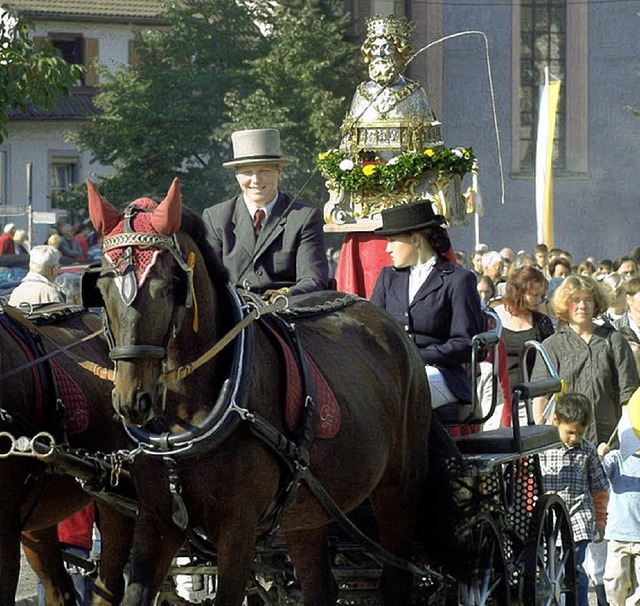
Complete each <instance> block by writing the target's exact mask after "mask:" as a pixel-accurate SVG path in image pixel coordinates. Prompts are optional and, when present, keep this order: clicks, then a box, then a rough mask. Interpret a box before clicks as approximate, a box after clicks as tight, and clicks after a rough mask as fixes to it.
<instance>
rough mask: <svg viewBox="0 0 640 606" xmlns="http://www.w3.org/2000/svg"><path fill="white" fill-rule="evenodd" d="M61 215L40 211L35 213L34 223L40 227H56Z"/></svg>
mask: <svg viewBox="0 0 640 606" xmlns="http://www.w3.org/2000/svg"><path fill="white" fill-rule="evenodd" d="M59 216H60V215H59V213H56V212H55V211H54V212H42V211H39V210H34V211H33V222H34V223H37V224H39V225H54V224H55V223H56V222H57V220H58V217H59Z"/></svg>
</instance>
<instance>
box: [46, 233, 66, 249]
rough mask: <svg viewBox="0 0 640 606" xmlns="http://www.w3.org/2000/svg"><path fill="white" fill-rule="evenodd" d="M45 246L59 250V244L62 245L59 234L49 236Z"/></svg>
mask: <svg viewBox="0 0 640 606" xmlns="http://www.w3.org/2000/svg"><path fill="white" fill-rule="evenodd" d="M47 244H48V245H49V246H53V247H54V248H59V247H60V244H62V236H60V235H59V234H51V235H50V236H49V239H48V240H47Z"/></svg>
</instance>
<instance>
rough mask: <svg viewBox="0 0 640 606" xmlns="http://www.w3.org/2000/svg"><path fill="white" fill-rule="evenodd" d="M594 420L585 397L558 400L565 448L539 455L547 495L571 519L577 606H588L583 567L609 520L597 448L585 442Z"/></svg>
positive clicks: (557, 412) (572, 395)
mask: <svg viewBox="0 0 640 606" xmlns="http://www.w3.org/2000/svg"><path fill="white" fill-rule="evenodd" d="M591 417H592V406H591V402H590V401H589V399H588V398H587V397H586V396H584V395H582V394H580V393H577V392H569V393H566V394H562V395H560V396H558V398H557V399H556V405H555V410H554V412H553V417H552V422H553V424H554V425H555V426H556V427H557V428H558V433H559V434H560V441H561V442H562V445H561V446H560V447H558V448H552V449H549V450H546V451H544V452H543V453H541V454H540V465H541V467H542V476H543V482H544V489H545V492H547V493H556V494H558V495H559V496H561V497H562V498H563V499H564V501H565V503H566V505H567V511H568V512H569V515H570V518H571V527H572V529H573V539H574V541H575V547H576V566H577V568H578V596H577V601H576V605H577V606H587V605H588V597H587V595H588V594H587V592H588V585H589V583H588V579H587V575H586V574H585V572H584V569H583V566H582V565H583V563H584V558H585V551H586V549H587V545H588V544H589V543H590V542H591V541H592V540H593V539H594V536H595V534H596V533H597V536H598V537H600V540H601V537H602V533H603V531H604V525H605V521H606V516H607V498H608V493H607V487H608V483H607V478H606V477H605V475H604V470H603V468H602V464H601V463H600V460H599V459H598V453H597V452H596V447H595V446H594V445H593V444H591V443H590V442H588V441H587V440H585V439H583V436H584V434H585V431H586V429H587V427H588V426H589V424H590V423H591ZM594 522H595V524H594ZM594 527H595V528H594ZM594 530H595V533H594Z"/></svg>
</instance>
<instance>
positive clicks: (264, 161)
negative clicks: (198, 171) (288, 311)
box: [203, 128, 328, 301]
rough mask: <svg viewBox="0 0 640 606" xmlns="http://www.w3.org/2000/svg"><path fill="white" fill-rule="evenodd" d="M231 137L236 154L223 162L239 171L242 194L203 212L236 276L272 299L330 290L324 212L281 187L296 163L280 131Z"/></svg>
mask: <svg viewBox="0 0 640 606" xmlns="http://www.w3.org/2000/svg"><path fill="white" fill-rule="evenodd" d="M231 140H232V143H233V155H234V158H233V160H232V161H230V162H225V163H224V164H223V166H225V167H228V168H233V169H234V170H235V173H236V180H237V181H238V185H239V186H240V189H241V190H242V193H241V194H239V195H237V196H235V197H234V198H231V199H230V200H226V201H225V202H222V203H220V204H215V205H214V206H211V207H209V208H207V209H206V210H205V211H204V213H203V219H204V222H205V225H206V226H207V230H208V234H209V242H210V243H211V244H212V246H213V248H214V250H215V251H216V252H217V253H218V254H219V255H220V256H221V258H222V262H223V263H224V265H225V266H226V268H227V269H228V270H229V273H230V276H231V281H232V282H233V283H235V284H237V285H238V286H241V287H243V288H247V289H249V290H251V291H254V292H257V293H260V294H262V296H263V298H264V299H266V300H268V301H269V300H272V299H273V298H274V297H275V296H277V295H278V294H283V295H285V296H290V295H299V294H304V293H308V292H313V291H316V290H323V289H325V288H326V287H327V273H328V268H327V260H326V256H325V246H324V236H323V232H322V215H321V213H320V209H318V208H315V207H312V206H309V205H307V204H303V203H301V202H298V201H295V202H292V201H291V197H290V196H288V195H287V194H285V193H283V192H281V191H279V189H278V182H279V180H280V175H281V173H282V167H283V166H286V165H288V164H291V162H292V160H291V159H289V158H285V157H283V156H282V154H281V152H280V133H279V132H278V130H277V129H274V128H265V129H254V130H241V131H236V132H234V133H233V134H232V135H231Z"/></svg>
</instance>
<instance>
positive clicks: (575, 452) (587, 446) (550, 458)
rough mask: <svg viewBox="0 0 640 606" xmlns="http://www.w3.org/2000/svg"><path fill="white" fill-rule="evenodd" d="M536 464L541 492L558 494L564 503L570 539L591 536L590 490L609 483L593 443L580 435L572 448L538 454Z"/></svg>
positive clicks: (592, 514)
mask: <svg viewBox="0 0 640 606" xmlns="http://www.w3.org/2000/svg"><path fill="white" fill-rule="evenodd" d="M540 466H541V468H542V477H543V482H544V489H545V492H547V493H555V494H558V495H559V496H560V497H562V498H563V499H564V501H565V503H566V504H567V509H568V511H569V516H570V517H571V526H572V528H573V538H574V540H576V541H584V540H588V541H591V540H593V534H594V516H595V513H594V508H593V499H592V498H591V492H592V491H596V490H607V488H608V487H609V484H608V482H607V478H606V476H605V474H604V469H603V468H602V464H601V463H600V460H599V459H598V453H597V452H596V448H595V446H594V445H593V444H591V442H588V441H587V440H584V439H583V440H580V442H578V443H577V444H576V445H575V446H573V447H572V448H565V447H564V446H560V447H559V448H551V449H549V450H545V451H544V452H542V453H541V454H540Z"/></svg>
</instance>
